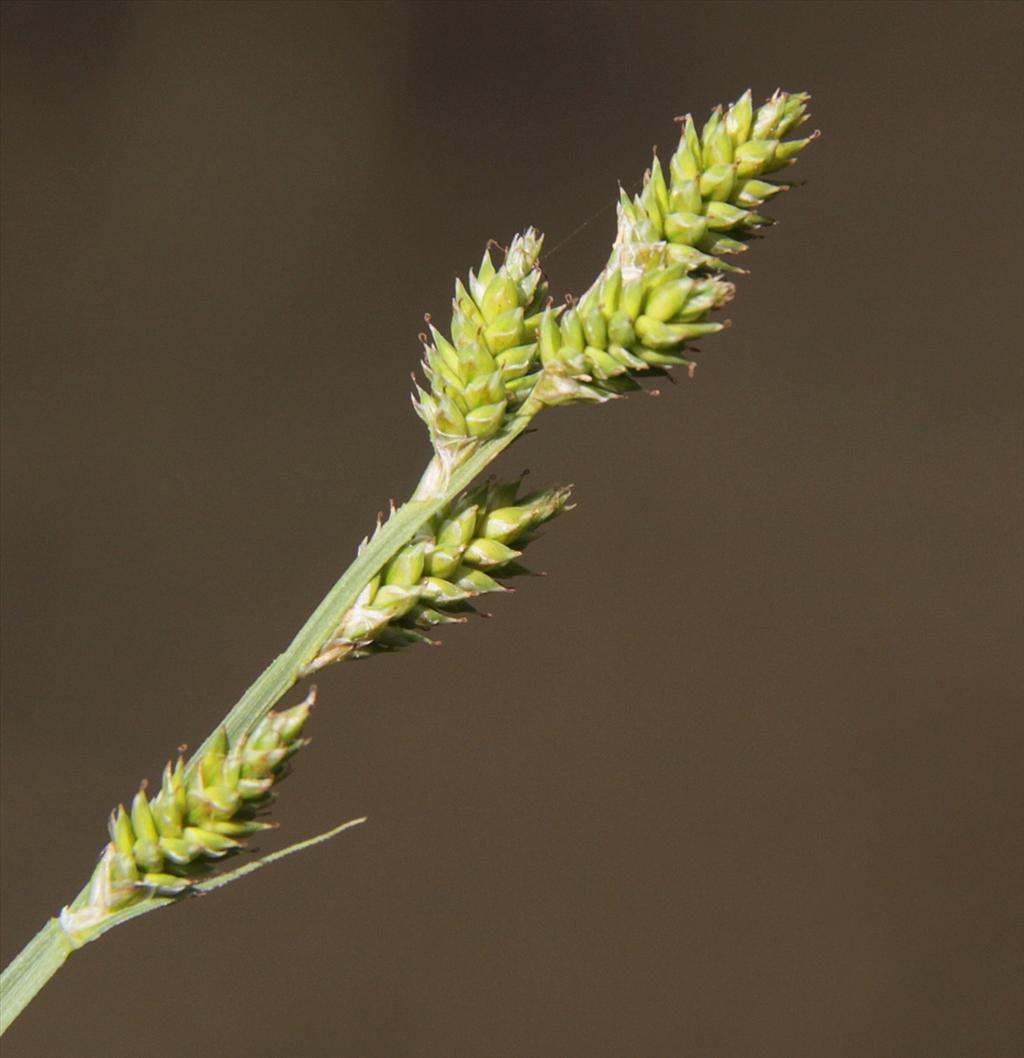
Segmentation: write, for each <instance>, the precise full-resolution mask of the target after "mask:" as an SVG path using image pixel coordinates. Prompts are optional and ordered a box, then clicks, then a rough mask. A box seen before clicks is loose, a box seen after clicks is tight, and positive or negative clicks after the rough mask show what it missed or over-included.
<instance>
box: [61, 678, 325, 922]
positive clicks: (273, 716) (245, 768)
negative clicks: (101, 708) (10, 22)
mask: <svg viewBox="0 0 1024 1058" xmlns="http://www.w3.org/2000/svg"><path fill="white" fill-rule="evenodd" d="M315 698H316V695H315V691H310V693H309V695H308V696H307V697H306V699H305V701H303V702H302V703H300V704H299V705H297V706H295V707H294V708H292V709H288V710H286V711H284V712H271V713H268V714H267V716H265V717H264V718H263V719H262V720H261V721H260V722H259V723H258V724H257V725H256V727H255V728H254V729H253V730H252V731H251V732H250V733H249V734H248V735H245V736H243V737H241V738H239V739H238V740H237V741H236V742H235V743H234V744H233V745H231V744H229V742H228V736H227V732H226V731H225V729H224V728H223V727H221V728H220V729H219V730H218V732H217V734H216V736H215V737H214V740H213V742H212V744H211V745H210V747H209V749H207V751H206V753H205V754H204V755H203V757H202V758H201V759H200V760H199V761H198V762H197V763H196V765H195V767H194V768H193V769H192V770H191V772H189V771H188V770H186V767H185V761H184V758H182V757H179V758H178V760H177V763H176V764H174V765H173V766H172V765H171V764H168V765H167V767H166V768H165V769H164V773H163V778H162V780H161V783H160V790H159V792H158V793H157V794H156V796H155V797H152V798H147V797H146V784H145V783H143V784H142V786H141V787H140V789H139V792H138V793H137V794H136V795H135V798H134V799H133V801H132V805H131V809H130V810H129V809H127V808H125V806H124V805H123V804H122V805H119V806H118V807H117V810H116V811H114V812H113V813H111V816H110V824H109V831H110V842H109V843H108V844H107V846H106V848H105V849H104V850H103V854H102V856H101V857H100V861H99V863H98V864H97V865H96V869H95V871H94V872H93V876H92V879H91V881H90V883H89V885H88V886H87V887H86V889H85V890H84V891H83V893H82V895H81V896H80V897H79V899H78V900H77V901H75V903H74V904H72V905H71V906H70V907H67V908H65V909H64V910H63V911H62V912H61V922H62V923H63V925H64V928H65V930H66V931H67V932H68V933H69V934H70V935H72V936H74V935H75V934H76V933H79V932H81V931H82V930H85V929H88V928H90V927H92V926H95V925H96V924H97V923H99V922H101V921H102V920H103V919H104V918H105V917H106V916H108V915H110V914H112V913H113V912H115V911H120V910H123V909H124V908H126V907H128V906H130V905H131V904H133V903H137V902H138V901H140V900H144V899H146V898H147V897H150V896H154V895H156V896H178V895H180V894H182V893H185V892H187V891H188V889H189V888H190V887H191V886H192V881H193V879H192V876H193V875H196V874H198V873H201V872H203V871H206V870H209V867H210V864H211V862H214V861H217V860H221V859H223V858H224V857H226V856H229V855H231V854H232V853H234V852H237V851H238V850H239V849H241V848H242V847H243V844H244V839H245V838H246V837H248V836H249V835H250V834H255V833H257V832H258V831H261V830H267V829H269V828H270V827H272V826H273V824H272V823H263V822H260V821H259V820H258V819H257V818H256V816H257V813H258V812H259V811H260V809H262V808H265V807H266V806H267V804H268V803H269V802H270V800H271V798H272V796H273V795H272V794H271V792H270V790H271V787H272V786H273V785H274V783H275V782H276V781H277V780H278V779H280V778H281V775H282V773H283V770H284V767H285V763H286V762H287V760H288V759H289V758H290V757H291V756H292V755H293V754H294V753H296V752H298V750H300V749H301V748H302V747H303V746H304V745H306V743H307V741H308V740H307V739H304V738H302V737H301V736H302V729H303V727H304V725H305V723H306V720H307V718H308V717H309V713H310V709H311V708H312V706H313V703H314V701H315Z"/></svg>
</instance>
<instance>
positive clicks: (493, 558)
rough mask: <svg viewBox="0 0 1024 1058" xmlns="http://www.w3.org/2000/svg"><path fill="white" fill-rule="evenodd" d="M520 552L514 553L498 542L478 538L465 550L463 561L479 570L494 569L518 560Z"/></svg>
mask: <svg viewBox="0 0 1024 1058" xmlns="http://www.w3.org/2000/svg"><path fill="white" fill-rule="evenodd" d="M521 554H522V551H515V550H513V549H512V548H511V547H508V546H507V545H506V544H503V543H501V542H500V541H498V540H489V539H487V538H486V537H480V538H479V539H477V540H474V541H473V543H472V544H470V545H469V547H468V548H466V553H465V555H464V556H463V558H464V561H465V562H466V563H467V564H468V565H470V566H476V567H478V568H479V569H496V568H497V567H498V566H504V565H505V564H506V563H508V562H511V561H512V560H513V559H516V558H518V557H519V556H520V555H521Z"/></svg>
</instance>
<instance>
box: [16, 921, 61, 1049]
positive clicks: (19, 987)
mask: <svg viewBox="0 0 1024 1058" xmlns="http://www.w3.org/2000/svg"><path fill="white" fill-rule="evenodd" d="M74 950H75V948H74V945H73V944H72V943H71V940H70V938H69V937H68V935H67V934H66V933H65V932H64V930H63V929H62V928H61V924H60V922H58V921H57V919H55V918H51V919H50V921H49V922H47V923H46V925H45V926H43V928H42V929H41V930H40V931H39V932H38V933H37V934H36V935H35V936H34V937H33V938H32V939H31V940H30V941H29V942H28V944H26V945H25V948H24V950H23V951H22V952H21V954H20V955H19V956H18V957H17V958H16V959H15V960H14V962H12V963H11V965H10V966H8V967H7V969H6V970H4V972H3V973H2V974H0V1036H2V1035H3V1034H4V1032H6V1031H7V1026H8V1025H10V1023H11V1022H12V1021H13V1020H14V1019H15V1018H16V1017H17V1016H18V1015H19V1014H20V1013H21V1012H22V1011H23V1010H24V1009H25V1007H27V1006H28V1005H29V1003H31V1002H32V1000H33V999H35V997H36V994H37V993H38V992H39V991H40V989H42V988H43V986H44V985H45V984H46V982H47V981H49V980H50V978H51V977H53V975H54V974H55V973H56V972H57V971H58V970H59V969H60V968H61V967H62V966H63V965H64V960H65V959H66V958H67V957H68V956H69V955H70V954H71V953H72V952H73V951H74Z"/></svg>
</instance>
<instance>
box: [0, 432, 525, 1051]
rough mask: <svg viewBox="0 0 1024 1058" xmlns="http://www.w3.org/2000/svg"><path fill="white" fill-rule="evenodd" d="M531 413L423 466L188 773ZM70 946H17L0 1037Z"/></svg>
mask: <svg viewBox="0 0 1024 1058" xmlns="http://www.w3.org/2000/svg"><path fill="white" fill-rule="evenodd" d="M531 418H532V415H517V416H516V417H514V418H512V419H510V420H509V421H508V422H507V423H506V424H505V426H504V427H503V428H502V430H501V431H500V432H499V433H497V434H496V435H495V436H494V437H492V438H491V439H490V440H488V441H484V442H482V443H480V444H478V445H476V446H475V447H474V448H472V449H471V450H469V451H468V453H467V454H466V455H465V456H464V457H463V458H462V459H461V460H460V461H459V462H458V464H457V465H456V466H455V467H454V468H453V469H452V470H451V471H450V472H445V471H444V470H443V468H442V467H441V465H440V464H439V462H438V460H437V457H435V458H434V459H433V460H432V461H431V463H430V464H428V466H427V469H426V471H425V473H424V475H423V478H422V479H421V481H420V484H419V486H418V487H417V489H416V491H415V492H414V493H413V498H412V499H410V500H409V501H408V502H407V503H405V504H403V505H402V506H401V507H400V508H398V510H396V511H395V512H394V513H393V514H392V515H391V517H390V518H389V519H388V520H387V522H386V523H385V524H384V525H383V526H382V528H381V529H380V531H379V532H378V533H377V534H376V535H375V536H374V537H373V539H372V540H370V541H369V542H368V543H367V544H366V546H365V547H364V548H363V549H362V551H361V552H360V553H359V555H358V556H357V557H356V560H355V561H354V562H353V563H352V565H351V566H349V568H348V569H347V570H346V571H345V572H344V573H343V574H342V576H341V579H340V580H339V581H338V582H337V583H336V584H335V585H334V587H333V588H331V590H330V591H329V592H328V593H327V595H326V596H324V599H323V601H322V602H321V603H320V605H319V606H317V608H316V609H315V610H314V611H313V613H312V614H311V615H310V617H309V620H308V621H306V623H305V624H304V625H303V626H302V628H301V629H299V632H298V634H297V635H296V636H295V638H294V639H293V640H292V641H291V644H290V645H289V646H288V648H287V649H286V650H285V651H284V653H283V654H280V655H278V657H276V658H275V659H274V661H272V662H271V663H270V665H269V666H268V667H267V668H266V669H265V670H264V671H263V673H262V674H261V675H260V676H259V677H258V678H257V679H256V681H255V682H254V683H253V684H252V686H251V687H250V688H249V689H248V690H247V691H246V692H245V694H243V695H242V697H241V698H240V699H239V701H238V702H237V704H236V705H235V706H234V708H232V710H231V711H230V712H229V713H228V714H227V716H226V717H225V718H224V719H223V720H222V721H221V723H220V724H218V725H217V728H215V729H214V731H213V732H212V733H211V734H210V735H209V736H208V738H207V739H206V740H205V741H204V742H203V744H202V745H201V746H200V747H199V748H198V749H197V750H196V751H195V753H194V754H193V755H192V758H191V759H190V761H189V763H188V770H189V772H191V771H192V770H193V769H194V768H195V767H196V765H197V763H198V761H199V760H200V759H201V758H202V756H203V754H204V753H205V752H206V750H207V748H208V747H209V745H210V743H211V741H212V740H213V738H214V737H215V735H216V732H217V729H219V728H220V727H221V726H223V727H224V728H226V729H227V733H228V739H229V741H230V742H231V743H234V742H235V741H236V740H237V739H239V738H240V737H241V736H242V735H244V734H246V733H247V732H249V731H251V730H252V729H253V728H254V727H255V726H256V724H258V723H259V722H260V720H261V719H262V718H263V717H264V716H266V715H267V713H269V712H270V710H271V709H273V707H274V706H275V705H276V704H277V702H278V701H280V699H281V698H282V697H283V696H284V695H285V694H287V693H288V691H290V690H291V688H292V687H294V686H295V684H296V683H298V682H299V680H301V679H302V677H303V675H304V670H305V666H306V665H308V664H309V662H310V661H312V660H313V658H315V657H316V655H317V654H318V653H319V651H320V648H321V647H322V646H323V645H324V643H326V642H327V640H328V639H329V638H330V636H331V635H332V633H333V632H334V631H335V629H336V628H337V627H338V625H339V624H341V619H342V617H343V616H344V615H345V613H346V612H347V611H348V610H349V609H350V608H351V607H352V605H353V604H354V603H355V601H356V598H357V597H358V595H359V593H360V592H361V591H362V590H363V588H364V587H365V586H366V584H367V583H368V582H369V581H370V580H371V579H372V578H373V577H374V576H375V575H376V574H377V573H378V572H379V571H380V570H381V568H382V567H383V566H384V565H385V564H386V563H387V562H388V561H389V560H390V559H391V558H392V557H393V556H394V555H395V554H396V553H397V552H398V551H400V550H401V549H402V548H403V547H405V545H406V544H407V543H409V541H410V540H412V539H413V538H414V537H415V536H416V534H417V533H418V532H419V531H420V530H421V529H422V528H423V526H424V524H425V523H426V522H427V521H428V520H429V519H430V518H432V517H433V516H434V515H435V514H436V513H437V512H438V511H439V510H440V509H441V508H442V507H444V506H445V505H446V504H447V503H450V502H451V500H452V499H454V498H455V496H457V495H458V493H460V492H461V491H462V490H463V489H464V488H466V487H467V486H468V485H469V484H470V483H471V482H472V481H473V479H474V478H476V477H477V476H478V475H479V474H480V472H481V471H482V470H483V469H484V468H485V467H486V466H487V465H488V464H489V463H490V462H491V461H492V460H494V459H495V458H497V456H498V455H499V454H500V453H501V452H502V451H504V449H506V448H507V447H508V446H509V445H510V444H511V443H512V442H513V441H514V440H515V439H516V438H517V437H518V436H519V435H520V434H521V433H522V432H523V431H524V430H525V429H526V427H527V426H528V425H529V423H530V419H531ZM88 891H89V885H88V884H87V885H86V886H85V888H84V889H83V890H82V892H81V893H80V894H79V897H78V898H77V899H76V901H75V903H76V904H77V903H79V902H82V901H84V902H87V897H88ZM174 902H176V900H175V899H153V900H147V901H146V902H144V903H141V904H136V905H134V906H132V907H131V908H130V909H128V911H127V912H122V913H120V914H119V915H115V916H111V920H110V921H108V922H106V923H105V924H104V926H103V927H101V928H98V929H94V930H92V931H90V932H89V933H88V934H85V935H83V936H82V938H81V942H80V943H82V944H84V943H87V942H88V941H91V940H95V939H96V938H97V937H99V936H101V935H102V933H104V932H106V929H107V928H109V927H111V926H113V925H115V924H119V923H120V922H122V921H127V920H128V919H129V918H135V917H136V916H137V915H141V914H147V913H148V912H150V911H156V910H158V909H159V908H161V907H165V906H167V904H169V903H174ZM115 919H116V921H115ZM75 947H76V944H75V943H73V942H72V940H71V939H70V938H69V937H68V934H67V933H66V932H65V931H64V929H63V927H62V926H61V924H60V922H59V921H58V920H57V919H50V921H49V922H47V924H46V925H45V926H44V927H43V929H42V930H40V931H39V933H37V934H36V936H35V937H34V938H33V939H32V940H31V941H30V942H29V944H28V946H27V947H26V948H25V949H24V951H22V953H21V954H20V955H19V956H18V957H17V958H16V959H15V960H14V961H13V962H12V963H11V964H10V966H8V967H7V969H6V970H4V972H3V975H2V978H0V1003H2V1016H0V1035H2V1034H3V1031H4V1030H6V1028H7V1026H8V1025H9V1024H10V1023H11V1022H12V1021H13V1020H14V1019H15V1018H16V1017H17V1016H18V1014H20V1013H21V1011H22V1010H23V1009H24V1008H25V1007H26V1006H27V1005H28V1004H29V1003H30V1002H31V1001H32V999H33V998H34V997H35V995H36V993H37V992H39V990H40V989H41V988H42V987H43V986H44V985H45V984H46V982H47V981H49V979H50V978H51V977H52V976H53V975H54V974H55V973H56V972H57V971H58V970H59V969H60V967H61V966H62V965H63V964H64V960H65V959H66V958H67V957H68V955H69V954H70V953H71V952H72V951H73V950H74V949H75Z"/></svg>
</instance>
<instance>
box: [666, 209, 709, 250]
mask: <svg viewBox="0 0 1024 1058" xmlns="http://www.w3.org/2000/svg"><path fill="white" fill-rule="evenodd" d="M707 229H708V222H707V219H706V218H705V217H702V216H701V215H700V214H699V213H670V214H669V215H668V216H667V217H666V218H665V234H666V235H667V236H668V237H669V238H670V239H671V240H672V241H673V242H681V243H685V244H686V245H687V246H696V245H697V243H699V242H700V241H701V239H703V238H704V233H705V232H706V231H707Z"/></svg>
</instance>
